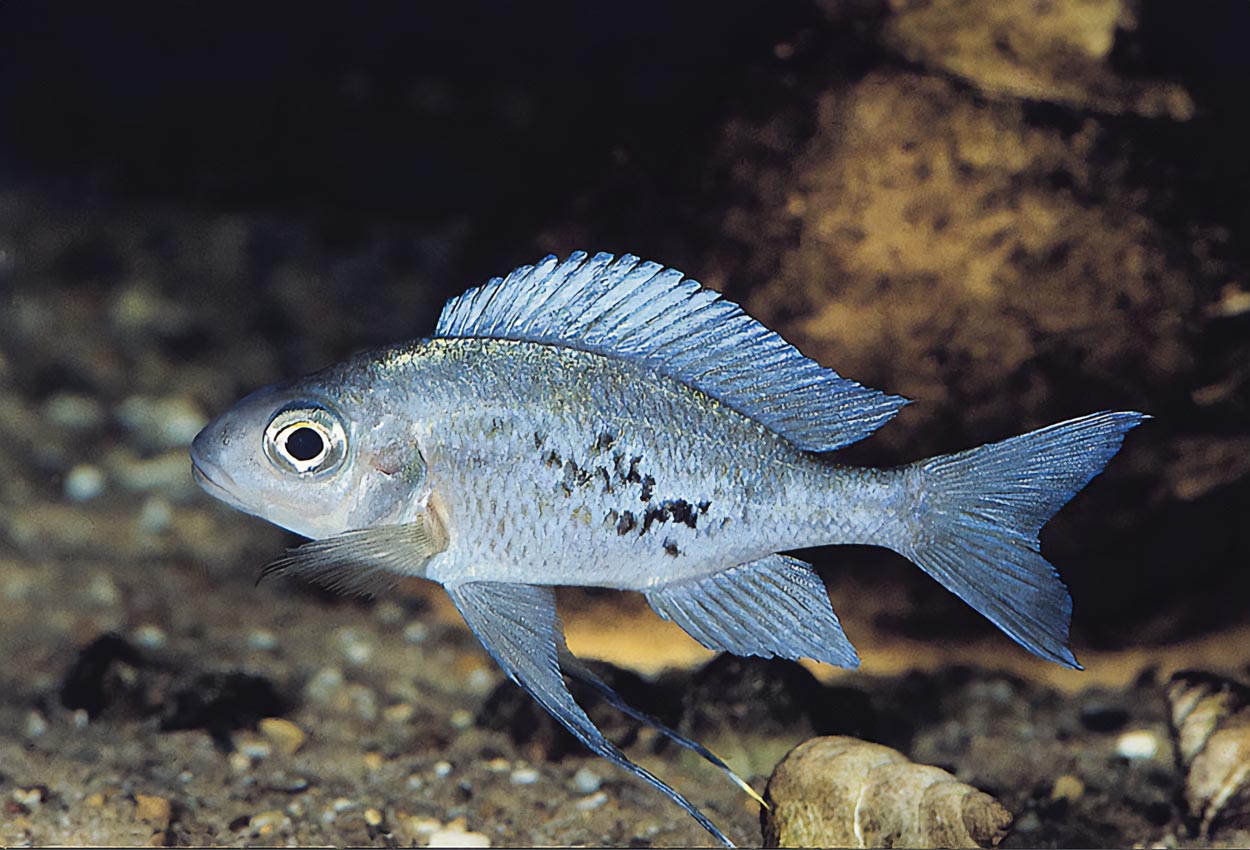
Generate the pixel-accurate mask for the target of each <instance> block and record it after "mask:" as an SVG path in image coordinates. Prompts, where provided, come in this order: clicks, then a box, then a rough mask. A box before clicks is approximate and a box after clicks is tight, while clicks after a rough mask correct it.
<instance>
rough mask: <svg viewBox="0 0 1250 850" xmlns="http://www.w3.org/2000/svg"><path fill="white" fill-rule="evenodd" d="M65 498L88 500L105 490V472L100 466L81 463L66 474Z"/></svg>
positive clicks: (75, 500) (72, 500)
mask: <svg viewBox="0 0 1250 850" xmlns="http://www.w3.org/2000/svg"><path fill="white" fill-rule="evenodd" d="M64 489H65V498H67V499H69V500H70V501H71V502H87V501H90V500H91V499H94V498H95V497H96V496H98V495H100V494H101V493H103V492H104V472H103V471H102V470H101V469H100V467H98V466H92V465H91V464H89V463H80V464H78V466H75V467H74V468H73V469H71V470H70V471H69V474H68V475H66V476H65V483H64Z"/></svg>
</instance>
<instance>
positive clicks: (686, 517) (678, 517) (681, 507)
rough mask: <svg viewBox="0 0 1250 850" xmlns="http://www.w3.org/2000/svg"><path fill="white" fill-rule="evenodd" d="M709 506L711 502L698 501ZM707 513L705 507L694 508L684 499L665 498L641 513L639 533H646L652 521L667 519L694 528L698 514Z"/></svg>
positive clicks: (660, 521) (664, 520) (665, 520)
mask: <svg viewBox="0 0 1250 850" xmlns="http://www.w3.org/2000/svg"><path fill="white" fill-rule="evenodd" d="M700 504H701V505H702V504H706V505H707V506H708V507H711V504H712V503H711V502H700ZM704 513H707V510H706V508H694V507H692V506H691V505H690V503H689V502H687V501H686V500H685V499H665V500H664V501H662V502H660V503H658V504H656V505H654V506H653V507H649V508H647V510H646V511H645V512H644V513H643V515H642V531H640V532H639V534H646V533H647V532H648V531H649V530H650V529H651V526H652V525H653V524H654V523H657V522H658V523H661V524H663V523H666V522H669V521H672V522H680V523H682V524H684V525H686V526H688V527H690V528H695V527H697V526H698V524H699V516H700V515H701V514H704Z"/></svg>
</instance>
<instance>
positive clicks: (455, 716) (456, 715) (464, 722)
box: [451, 708, 473, 732]
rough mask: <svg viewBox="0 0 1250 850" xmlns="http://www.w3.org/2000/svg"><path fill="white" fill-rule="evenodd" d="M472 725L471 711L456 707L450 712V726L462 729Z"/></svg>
mask: <svg viewBox="0 0 1250 850" xmlns="http://www.w3.org/2000/svg"><path fill="white" fill-rule="evenodd" d="M472 725H473V714H472V712H469V711H465V710H464V709H463V708H457V709H456V710H455V711H453V712H452V713H451V728H452V729H457V730H459V731H462V732H463V731H464V730H465V729H468V728H469V727H470V726H472Z"/></svg>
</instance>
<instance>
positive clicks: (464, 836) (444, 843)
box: [426, 829, 490, 847]
mask: <svg viewBox="0 0 1250 850" xmlns="http://www.w3.org/2000/svg"><path fill="white" fill-rule="evenodd" d="M426 846H427V847H489V846H490V837H489V836H487V835H484V834H483V833H480V832H465V831H464V830H462V829H437V830H435V831H434V832H431V833H430V838H429V841H427V842H426Z"/></svg>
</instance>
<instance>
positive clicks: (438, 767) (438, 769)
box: [434, 761, 451, 779]
mask: <svg viewBox="0 0 1250 850" xmlns="http://www.w3.org/2000/svg"><path fill="white" fill-rule="evenodd" d="M434 775H435V776H437V777H438V778H439V779H446V778H447V777H448V776H450V775H451V762H449V761H438V762H435V763H434Z"/></svg>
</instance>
